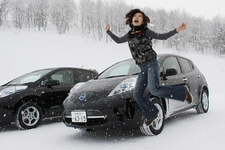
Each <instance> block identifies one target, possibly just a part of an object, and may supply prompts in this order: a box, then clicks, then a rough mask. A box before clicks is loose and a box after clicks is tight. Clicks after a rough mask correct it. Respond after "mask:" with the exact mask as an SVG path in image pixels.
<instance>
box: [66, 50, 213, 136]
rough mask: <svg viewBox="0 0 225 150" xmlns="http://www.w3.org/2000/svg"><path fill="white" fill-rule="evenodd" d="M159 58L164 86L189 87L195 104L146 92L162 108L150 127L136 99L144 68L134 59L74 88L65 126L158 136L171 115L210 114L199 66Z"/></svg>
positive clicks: (68, 100) (177, 58)
mask: <svg viewBox="0 0 225 150" xmlns="http://www.w3.org/2000/svg"><path fill="white" fill-rule="evenodd" d="M157 59H158V61H159V64H160V84H161V86H172V85H187V86H188V87H189V89H190V92H191V93H192V95H193V103H191V104H188V103H187V102H186V101H185V102H180V101H176V100H172V99H168V98H162V97H156V96H154V95H152V94H151V93H150V92H149V90H148V89H146V91H145V96H147V97H148V98H149V101H152V102H153V103H154V104H155V106H156V107H157V108H158V109H159V114H158V118H157V119H156V120H155V121H154V122H153V124H152V125H151V126H150V127H147V126H146V125H145V120H146V118H145V117H144V116H143V114H142V112H141V110H140V109H139V107H138V105H137V103H136V101H135V100H134V98H133V89H134V87H135V83H136V80H137V76H138V74H139V72H140V68H139V67H138V66H137V65H136V64H135V61H134V60H133V59H128V60H125V61H121V62H118V63H116V64H114V65H112V66H111V67H109V68H108V69H106V70H105V71H103V72H102V73H100V74H99V75H98V76H97V77H96V78H94V79H92V80H89V81H87V82H83V83H78V84H76V85H75V86H74V87H73V88H72V89H71V91H70V93H69V95H68V97H67V98H66V99H65V101H64V103H63V108H64V111H63V121H64V123H65V125H66V126H68V127H74V128H78V129H86V130H102V129H107V130H109V129H112V130H116V129H128V130H130V129H134V128H139V129H140V131H141V132H142V133H143V134H145V135H157V134H159V133H161V132H162V130H163V127H164V123H165V122H164V121H165V119H167V118H169V117H171V116H174V115H176V114H179V113H181V112H183V111H185V110H189V109H193V108H194V109H196V111H197V113H206V112H207V111H208V109H209V88H208V85H207V82H206V79H205V77H204V76H203V74H202V73H201V72H200V71H199V69H198V68H197V67H196V65H195V64H194V63H193V62H192V61H191V60H189V59H187V58H184V57H181V56H177V55H171V54H161V55H158V58H157Z"/></svg>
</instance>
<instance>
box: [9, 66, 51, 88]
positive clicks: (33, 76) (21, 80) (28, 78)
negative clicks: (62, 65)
mask: <svg viewBox="0 0 225 150" xmlns="http://www.w3.org/2000/svg"><path fill="white" fill-rule="evenodd" d="M50 71H52V70H51V69H46V70H39V71H35V72H31V73H28V74H25V75H23V76H20V77H18V78H16V79H15V80H13V81H11V82H9V83H8V85H21V84H27V83H32V82H35V81H37V80H39V79H40V78H41V77H43V76H44V75H46V74H47V73H49V72H50Z"/></svg>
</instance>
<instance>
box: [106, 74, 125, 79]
mask: <svg viewBox="0 0 225 150" xmlns="http://www.w3.org/2000/svg"><path fill="white" fill-rule="evenodd" d="M124 76H127V75H117V76H109V77H106V79H108V78H115V77H124Z"/></svg>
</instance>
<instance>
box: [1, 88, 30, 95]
mask: <svg viewBox="0 0 225 150" xmlns="http://www.w3.org/2000/svg"><path fill="white" fill-rule="evenodd" d="M26 88H27V86H11V87H7V88H5V89H3V90H1V91H0V98H2V97H6V96H9V95H12V94H14V93H16V92H20V91H23V90H25V89H26Z"/></svg>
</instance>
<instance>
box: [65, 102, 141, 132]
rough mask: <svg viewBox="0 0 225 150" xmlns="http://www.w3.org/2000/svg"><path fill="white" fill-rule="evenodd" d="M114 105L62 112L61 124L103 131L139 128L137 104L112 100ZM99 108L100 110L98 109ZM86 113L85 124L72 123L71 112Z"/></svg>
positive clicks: (79, 108)
mask: <svg viewBox="0 0 225 150" xmlns="http://www.w3.org/2000/svg"><path fill="white" fill-rule="evenodd" d="M113 101H114V102H116V103H114V104H116V105H111V106H110V107H107V106H106V107H105V108H103V107H98V106H93V105H94V104H92V107H91V108H85V107H76V108H74V109H70V110H67V109H66V110H64V112H63V122H64V123H65V125H66V126H68V127H74V128H84V129H99V128H101V129H105V128H110V127H112V128H118V127H119V128H120V127H121V128H125V129H129V128H135V127H139V124H140V120H141V118H142V112H141V111H140V109H139V107H138V105H137V103H136V102H135V101H134V100H133V101H132V100H131V99H129V100H124V99H120V98H118V99H113ZM99 108H100V109H99ZM81 110H82V111H86V115H87V116H86V118H87V122H85V123H78V122H72V115H71V112H72V111H81Z"/></svg>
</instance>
